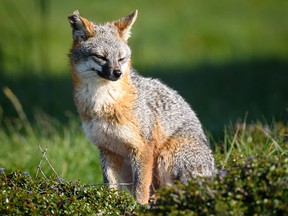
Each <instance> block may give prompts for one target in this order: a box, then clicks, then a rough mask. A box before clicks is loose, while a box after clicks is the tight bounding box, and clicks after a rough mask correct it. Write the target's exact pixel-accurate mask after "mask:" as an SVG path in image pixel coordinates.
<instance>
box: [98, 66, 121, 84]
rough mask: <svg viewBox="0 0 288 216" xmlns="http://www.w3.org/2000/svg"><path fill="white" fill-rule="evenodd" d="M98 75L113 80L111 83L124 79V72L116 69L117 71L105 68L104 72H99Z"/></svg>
mask: <svg viewBox="0 0 288 216" xmlns="http://www.w3.org/2000/svg"><path fill="white" fill-rule="evenodd" d="M97 73H98V75H99V76H100V77H102V78H104V79H107V80H111V81H117V80H118V79H120V78H121V77H122V71H121V70H119V69H115V70H109V69H108V70H107V69H106V70H105V68H103V70H102V71H97Z"/></svg>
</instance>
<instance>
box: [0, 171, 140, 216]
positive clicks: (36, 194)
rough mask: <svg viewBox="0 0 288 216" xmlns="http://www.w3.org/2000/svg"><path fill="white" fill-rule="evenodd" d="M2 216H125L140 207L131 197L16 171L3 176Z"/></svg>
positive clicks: (0, 201)
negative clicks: (137, 206) (34, 176)
mask: <svg viewBox="0 0 288 216" xmlns="http://www.w3.org/2000/svg"><path fill="white" fill-rule="evenodd" d="M0 191H1V193H0V203H1V205H0V213H1V215H23V214H25V215H97V214H99V215H108V214H111V215H124V214H126V213H127V214H128V213H132V212H133V211H134V209H135V207H136V204H135V202H134V200H133V198H132V196H130V195H129V194H127V193H125V192H117V191H115V190H112V189H109V188H108V187H106V186H104V185H102V186H90V185H81V184H80V183H79V182H73V181H68V182H65V181H63V180H62V179H59V178H49V179H45V178H42V177H40V178H38V179H37V180H34V179H33V178H32V177H31V176H30V175H29V174H28V173H23V172H20V171H15V172H11V173H8V174H6V173H5V172H4V171H3V170H2V171H1V174H0Z"/></svg>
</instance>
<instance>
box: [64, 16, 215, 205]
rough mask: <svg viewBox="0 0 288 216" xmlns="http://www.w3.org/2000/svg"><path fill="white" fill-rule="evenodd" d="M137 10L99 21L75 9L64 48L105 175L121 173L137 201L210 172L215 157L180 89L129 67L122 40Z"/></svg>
mask: <svg viewBox="0 0 288 216" xmlns="http://www.w3.org/2000/svg"><path fill="white" fill-rule="evenodd" d="M136 17H137V10H136V11H135V12H133V13H132V14H130V15H128V16H126V17H124V18H122V19H120V20H118V21H114V22H110V23H107V24H104V25H100V24H95V23H93V22H91V21H89V20H87V19H85V18H83V17H81V16H80V14H79V12H78V11H75V12H74V13H73V14H72V15H70V16H69V17H68V19H69V22H70V25H71V27H72V30H73V33H72V35H73V45H72V49H71V50H70V54H69V57H70V62H71V66H72V72H71V73H72V81H73V88H74V101H75V104H76V107H77V110H78V112H79V115H80V117H81V119H82V123H83V129H84V131H85V133H86V135H87V137H88V138H89V140H90V141H91V142H92V143H94V144H95V145H96V146H97V147H98V149H99V152H100V158H101V165H102V170H103V176H104V182H105V183H107V184H109V185H110V186H111V187H115V188H116V189H119V185H118V184H117V183H118V182H119V178H121V179H122V181H124V182H127V183H129V182H131V183H132V185H131V186H130V187H129V188H128V189H129V190H130V192H131V193H132V194H133V195H134V197H135V199H136V201H137V202H138V203H139V204H147V203H148V201H149V196H150V192H151V190H152V189H158V188H159V187H161V186H163V185H167V184H172V182H173V180H175V179H180V180H181V179H185V180H188V179H191V178H194V177H196V176H211V175H213V173H214V170H215V169H214V158H213V155H212V152H211V149H210V147H209V143H208V141H207V138H206V136H205V135H204V132H203V130H202V126H201V123H200V122H199V120H198V118H197V117H196V114H195V113H194V112H193V110H192V109H191V107H190V106H189V105H188V104H187V102H185V100H184V99H183V98H182V97H181V96H179V95H178V93H177V92H176V91H174V90H172V89H170V88H169V87H167V86H166V85H164V84H163V83H161V82H160V81H158V80H157V79H151V78H144V77H142V76H140V75H139V74H138V73H137V72H136V71H135V70H134V69H133V68H132V67H131V59H130V58H131V50H130V48H129V46H128V45H127V40H128V38H129V37H130V30H131V27H132V25H133V24H134V22H135V20H136Z"/></svg>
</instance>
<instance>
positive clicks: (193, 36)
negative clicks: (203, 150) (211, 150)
mask: <svg viewBox="0 0 288 216" xmlns="http://www.w3.org/2000/svg"><path fill="white" fill-rule="evenodd" d="M75 9H78V10H79V11H80V13H81V15H82V16H84V17H87V18H89V19H91V20H93V21H95V22H99V23H103V22H106V21H112V20H115V19H118V18H121V17H123V16H125V15H127V14H129V13H130V12H132V11H133V10H135V9H138V10H139V17H138V20H137V22H136V23H135V25H134V28H133V30H132V31H133V35H132V38H130V41H129V43H130V46H131V48H132V51H133V55H132V59H133V66H134V68H136V69H137V70H138V71H139V72H140V73H141V74H142V75H144V76H153V77H158V78H160V79H161V80H162V81H164V82H165V83H167V84H168V85H170V86H172V87H173V88H174V89H176V90H178V91H179V92H180V94H181V95H183V96H184V97H185V98H186V99H187V100H188V102H189V103H190V104H191V105H192V107H193V108H194V109H195V111H196V112H197V113H198V115H199V117H200V119H201V121H202V122H203V124H204V127H205V128H206V129H208V130H209V131H211V132H212V133H214V134H216V135H217V134H218V135H219V134H221V131H223V126H224V125H225V124H227V123H229V122H235V121H236V120H237V119H238V118H242V119H243V118H244V117H245V115H246V114H247V116H248V117H247V119H248V121H252V120H256V119H258V120H259V119H260V120H264V121H268V122H269V121H270V120H271V119H276V120H277V119H283V118H287V107H288V85H287V83H288V13H287V11H288V1H286V0H275V1H271V0H261V1H259V0H242V1H231V0H230V1H229V0H219V1H215V0H207V1H200V0H180V1H167V0H166V1H164V0H158V1H143V0H123V1H112V0H107V1H96V0H94V1H89V0H83V1H63V0H49V1H48V0H34V1H33V0H2V1H1V2H0V29H1V34H0V37H1V40H0V73H1V74H0V87H1V89H2V88H3V87H4V86H8V87H9V88H11V90H12V91H13V92H14V93H15V94H16V95H17V97H18V98H19V100H20V101H21V103H22V104H23V107H24V110H25V112H26V113H27V114H28V116H29V117H32V116H33V113H35V110H42V111H44V112H45V113H48V114H50V115H51V116H54V117H56V118H57V119H59V120H61V121H65V120H66V119H67V113H70V111H71V112H72V113H75V107H74V105H73V101H72V93H71V83H70V74H69V62H68V57H67V54H68V52H69V48H70V46H71V29H70V26H69V23H68V21H67V15H68V14H70V13H72V12H73V11H74V10H75ZM0 101H1V109H2V110H3V115H2V117H4V118H6V117H10V116H14V115H16V112H15V109H14V108H13V106H12V105H11V103H10V102H9V100H7V98H6V97H5V96H4V95H3V93H2V92H1V93H0Z"/></svg>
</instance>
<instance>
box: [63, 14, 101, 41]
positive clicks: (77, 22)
mask: <svg viewBox="0 0 288 216" xmlns="http://www.w3.org/2000/svg"><path fill="white" fill-rule="evenodd" d="M68 20H69V22H70V25H71V28H72V30H73V33H72V35H73V40H74V41H77V42H81V41H85V40H87V39H88V38H90V37H93V36H94V35H95V33H96V31H95V28H94V24H93V22H91V21H89V20H87V19H85V18H84V17H81V16H80V14H79V12H78V11H77V10H76V11H74V12H73V14H71V15H69V16H68Z"/></svg>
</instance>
